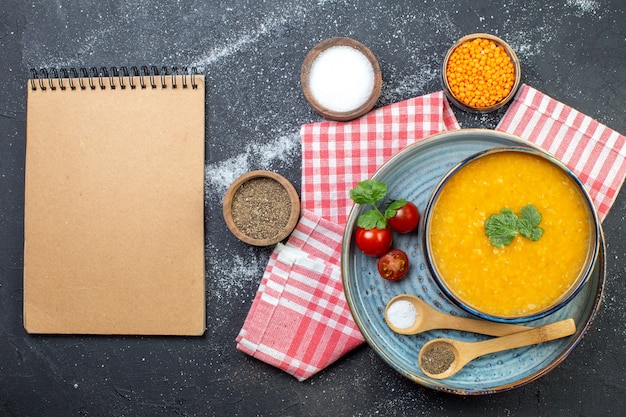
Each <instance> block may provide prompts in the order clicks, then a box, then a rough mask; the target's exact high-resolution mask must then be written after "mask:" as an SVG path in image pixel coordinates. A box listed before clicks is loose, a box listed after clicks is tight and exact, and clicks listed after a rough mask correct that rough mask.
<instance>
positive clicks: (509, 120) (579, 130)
mask: <svg viewBox="0 0 626 417" xmlns="http://www.w3.org/2000/svg"><path fill="white" fill-rule="evenodd" d="M496 130H501V131H504V132H508V133H512V134H514V135H517V136H520V137H522V138H526V139H528V140H530V141H532V142H535V143H536V144H537V145H539V146H541V147H542V148H543V149H545V150H547V151H548V152H550V153H551V154H552V155H554V156H555V157H556V158H558V159H560V160H561V162H563V163H564V164H565V165H567V166H568V167H569V169H571V170H572V171H573V172H574V173H575V174H576V175H577V176H578V178H579V179H580V180H581V181H582V182H583V183H584V184H585V186H586V187H587V191H588V192H589V194H590V196H591V198H592V200H593V202H594V204H595V206H596V209H597V211H598V216H599V217H600V220H604V218H605V217H606V215H607V213H608V212H609V209H610V208H611V206H612V205H613V202H614V201H615V199H616V198H617V194H618V192H619V190H620V188H621V187H622V184H623V183H624V177H625V176H626V162H625V160H626V137H624V136H623V135H620V134H619V133H617V132H615V131H614V130H611V129H609V128H608V127H606V126H605V125H603V124H600V123H598V122H597V121H596V120H594V119H592V118H591V117H589V116H586V115H584V114H582V113H580V112H579V111H577V110H574V109H573V108H571V107H569V106H566V105H565V104H563V103H560V102H558V101H556V100H555V99H553V98H552V97H549V96H547V95H545V94H543V93H542V92H540V91H538V90H536V89H534V88H532V87H529V86H528V85H525V84H524V85H522V86H521V88H520V90H519V92H518V93H517V96H516V97H515V101H514V102H513V103H512V104H511V106H510V107H509V109H508V110H507V112H506V114H505V115H504V117H503V118H502V120H501V121H500V123H499V124H498V126H497V127H496Z"/></svg>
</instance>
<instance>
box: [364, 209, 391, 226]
mask: <svg viewBox="0 0 626 417" xmlns="http://www.w3.org/2000/svg"><path fill="white" fill-rule="evenodd" d="M357 225H358V226H359V227H362V228H364V229H367V230H370V229H374V228H377V229H384V228H385V227H387V221H386V220H385V218H384V217H383V215H382V213H381V212H380V211H378V210H370V211H368V212H365V213H363V214H361V215H360V216H359V218H358V219H357Z"/></svg>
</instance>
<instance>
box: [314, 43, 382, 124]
mask: <svg viewBox="0 0 626 417" xmlns="http://www.w3.org/2000/svg"><path fill="white" fill-rule="evenodd" d="M309 87H310V89H311V94H312V95H313V98H315V100H317V102H318V103H320V104H321V105H322V106H324V107H326V108H327V109H329V110H332V111H336V112H347V111H350V110H354V109H357V108H359V106H361V105H363V103H365V102H366V101H367V99H368V98H369V96H370V94H371V92H372V90H373V88H374V68H373V67H372V64H371V63H370V62H369V60H368V59H367V57H366V56H365V55H363V54H362V53H361V52H360V51H359V50H358V49H356V48H352V47H350V46H343V45H339V46H333V47H331V48H328V49H327V50H325V51H323V52H321V53H320V54H319V55H318V56H317V58H316V59H315V60H314V61H313V63H312V64H311V69H310V71H309Z"/></svg>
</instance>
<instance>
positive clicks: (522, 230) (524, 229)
mask: <svg viewBox="0 0 626 417" xmlns="http://www.w3.org/2000/svg"><path fill="white" fill-rule="evenodd" d="M517 230H518V231H519V234H520V235H522V236H524V237H527V238H528V239H530V235H531V234H532V232H533V225H532V223H531V222H530V221H529V220H528V219H519V220H518V221H517Z"/></svg>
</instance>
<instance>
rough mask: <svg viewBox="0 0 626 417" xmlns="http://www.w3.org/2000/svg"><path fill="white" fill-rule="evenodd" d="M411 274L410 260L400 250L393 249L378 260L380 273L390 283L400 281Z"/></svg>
mask: <svg viewBox="0 0 626 417" xmlns="http://www.w3.org/2000/svg"><path fill="white" fill-rule="evenodd" d="M407 272H409V258H408V256H406V253H404V252H403V251H401V250H400V249H392V250H390V251H389V252H387V253H386V254H384V255H383V256H381V257H380V258H378V273H379V274H380V276H381V277H383V278H385V279H386V280H389V281H398V280H401V279H402V278H404V277H405V276H406V274H407Z"/></svg>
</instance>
